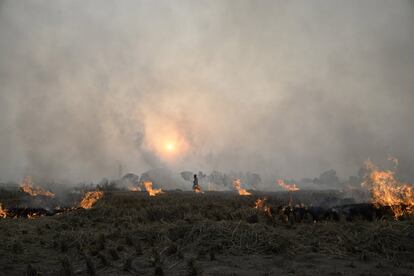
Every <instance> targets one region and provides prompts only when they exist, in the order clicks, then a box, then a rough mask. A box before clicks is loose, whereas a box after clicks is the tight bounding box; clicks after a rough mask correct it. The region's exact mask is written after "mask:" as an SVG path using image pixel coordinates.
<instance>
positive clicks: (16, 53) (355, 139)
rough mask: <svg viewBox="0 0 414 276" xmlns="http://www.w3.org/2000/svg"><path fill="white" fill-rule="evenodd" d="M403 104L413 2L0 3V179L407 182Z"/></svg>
mask: <svg viewBox="0 0 414 276" xmlns="http://www.w3.org/2000/svg"><path fill="white" fill-rule="evenodd" d="M413 106H414V1H397V0H394V1H387V0H383V1H381V0H369V1H368V0H366V1H359V0H355V1H350V0H347V1H331V0H326V1H306V0H303V1H223V0H220V1H170V0H169V1H152V0H151V1H150V0H148V1H136V0H133V1H115V0H113V1H102V0H99V1H84V0H79V1H74V0H72V1H64V0H61V1H60V0H53V1H51V0H49V1H40V0H36V1H35V0H33V1H29V0H28V1H11V0H10V1H0V179H2V180H8V179H19V178H21V177H22V176H23V175H25V174H31V175H35V176H40V177H48V178H52V179H70V180H73V181H79V180H91V179H99V178H102V177H104V176H106V177H112V176H116V175H117V171H118V166H119V164H122V166H123V168H124V171H125V172H126V171H132V172H136V173H142V172H143V171H145V170H147V169H150V168H154V167H159V166H168V167H170V168H172V169H174V170H184V169H189V170H197V171H198V170H203V171H207V172H208V171H211V170H221V171H230V170H234V171H253V172H258V173H263V174H265V173H266V174H274V175H277V176H281V177H304V176H311V177H312V176H317V175H319V173H320V172H322V171H323V170H326V169H330V168H334V169H336V170H337V171H338V173H339V174H340V175H341V176H347V175H350V174H356V171H357V169H358V168H359V167H360V166H361V164H362V162H363V161H364V160H365V159H367V158H369V157H370V158H373V159H378V160H384V159H385V158H386V157H387V156H388V155H389V154H391V155H394V156H396V157H399V158H400V161H401V162H400V164H401V166H403V167H405V169H406V170H407V171H408V172H410V171H411V170H410V169H411V168H412V166H413V165H414V142H413V141H414V138H413V135H414V108H413ZM413 171H414V170H413ZM413 174H414V173H413Z"/></svg>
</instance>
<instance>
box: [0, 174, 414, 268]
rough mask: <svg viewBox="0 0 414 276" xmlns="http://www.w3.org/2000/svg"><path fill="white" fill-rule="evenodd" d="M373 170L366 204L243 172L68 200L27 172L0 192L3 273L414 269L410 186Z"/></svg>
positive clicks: (97, 192)
mask: <svg viewBox="0 0 414 276" xmlns="http://www.w3.org/2000/svg"><path fill="white" fill-rule="evenodd" d="M370 169H371V171H370V174H369V175H368V177H367V181H366V182H365V183H364V186H367V185H369V189H370V190H369V191H370V192H371V195H372V200H371V201H370V202H365V203H357V202H355V201H353V200H352V199H350V198H347V195H346V193H344V192H343V191H333V190H332V191H312V190H300V189H299V188H298V187H297V186H296V185H294V184H286V183H284V182H283V181H281V180H278V181H277V182H276V184H278V185H279V186H283V187H284V188H285V189H286V191H284V192H269V193H264V192H258V191H252V190H250V191H247V190H245V189H243V188H241V186H242V184H241V182H240V180H239V179H236V180H235V181H234V182H233V186H234V191H228V192H214V191H205V192H203V193H200V192H198V191H191V192H190V191H179V190H175V191H163V190H161V189H159V188H158V189H155V188H153V185H152V183H151V182H149V181H147V182H143V183H142V185H140V186H142V189H141V187H131V188H130V190H129V191H127V190H112V191H110V190H104V189H101V190H90V191H84V192H80V193H74V194H72V195H71V196H70V197H69V198H66V199H65V201H63V200H62V198H59V195H55V194H53V193H52V192H50V191H47V190H46V189H41V188H40V187H37V186H36V185H34V184H33V183H29V182H27V181H28V180H25V182H24V183H23V185H22V187H21V190H20V191H18V192H6V191H3V192H2V193H1V194H0V199H1V202H2V206H1V208H0V217H1V218H2V219H0V231H1V233H2V238H1V240H2V242H1V247H0V255H1V259H0V262H1V263H0V266H1V267H2V271H3V272H5V271H7V275H25V274H27V275H317V274H320V275H412V272H413V270H414V255H413V252H414V223H413V218H412V210H413V203H412V201H410V200H411V199H412V194H410V193H411V190H410V187H411V186H404V185H408V184H401V183H398V182H397V181H396V180H395V179H394V178H393V177H392V175H393V174H392V172H390V171H379V170H378V168H376V167H375V166H370ZM387 173H388V174H387ZM378 174H379V175H378ZM384 174H385V175H384ZM29 184H30V185H29ZM28 187H30V189H29V188H28ZM138 188H139V189H138ZM33 190H35V191H36V192H34V191H33ZM40 191H42V192H40ZM389 198H390V199H389ZM396 198H398V199H399V200H396ZM380 199H381V200H380ZM61 202H66V205H65V206H63V205H59V203H61ZM33 206H34V207H33ZM39 206H43V207H39ZM397 206H398V208H397Z"/></svg>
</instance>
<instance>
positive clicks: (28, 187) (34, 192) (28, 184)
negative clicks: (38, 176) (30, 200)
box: [20, 176, 55, 197]
mask: <svg viewBox="0 0 414 276" xmlns="http://www.w3.org/2000/svg"><path fill="white" fill-rule="evenodd" d="M32 184H33V181H32V178H31V177H29V176H26V177H25V178H24V179H23V183H22V185H21V186H20V188H21V189H22V191H23V192H25V193H28V194H29V195H31V196H38V195H42V196H48V197H54V196H55V194H54V193H51V192H49V191H45V190H43V189H42V188H40V187H33V185H32Z"/></svg>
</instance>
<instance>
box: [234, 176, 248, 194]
mask: <svg viewBox="0 0 414 276" xmlns="http://www.w3.org/2000/svg"><path fill="white" fill-rule="evenodd" d="M240 185H241V180H240V179H235V180H233V187H234V188H235V189H236V190H237V191H238V192H239V195H242V196H246V195H251V193H249V192H248V191H246V189H243V188H241V187H240Z"/></svg>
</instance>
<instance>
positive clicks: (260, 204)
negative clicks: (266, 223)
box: [254, 198, 272, 216]
mask: <svg viewBox="0 0 414 276" xmlns="http://www.w3.org/2000/svg"><path fill="white" fill-rule="evenodd" d="M254 208H255V209H258V210H261V211H262V212H264V213H265V214H266V215H269V216H271V215H272V213H271V211H270V207H269V206H268V205H267V204H266V199H265V198H258V199H257V200H256V203H255V206H254Z"/></svg>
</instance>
